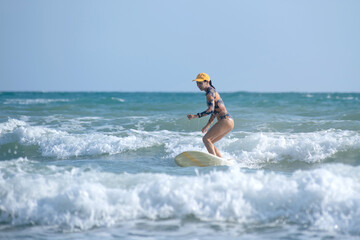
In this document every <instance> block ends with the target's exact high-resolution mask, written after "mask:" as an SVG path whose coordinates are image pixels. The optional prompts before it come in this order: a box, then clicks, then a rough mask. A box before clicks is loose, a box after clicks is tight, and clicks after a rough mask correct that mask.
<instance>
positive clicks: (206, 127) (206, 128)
mask: <svg viewBox="0 0 360 240" xmlns="http://www.w3.org/2000/svg"><path fill="white" fill-rule="evenodd" d="M208 129H209V125H206V126H205V127H203V129H202V130H201V132H202V133H206V132H207V130H208Z"/></svg>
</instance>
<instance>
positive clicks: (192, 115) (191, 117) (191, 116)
mask: <svg viewBox="0 0 360 240" xmlns="http://www.w3.org/2000/svg"><path fill="white" fill-rule="evenodd" d="M187 117H188V119H189V120H191V119H193V118H196V115H194V114H188V115H187Z"/></svg>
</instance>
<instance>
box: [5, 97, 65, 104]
mask: <svg viewBox="0 0 360 240" xmlns="http://www.w3.org/2000/svg"><path fill="white" fill-rule="evenodd" d="M69 101H70V100H69V99H46V98H38V99H6V100H5V102H4V104H19V105H32V104H48V103H54V102H69Z"/></svg>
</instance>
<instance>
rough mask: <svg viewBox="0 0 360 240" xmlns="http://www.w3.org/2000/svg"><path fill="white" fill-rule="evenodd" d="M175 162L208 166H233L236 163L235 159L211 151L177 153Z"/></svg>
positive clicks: (180, 164)
mask: <svg viewBox="0 0 360 240" xmlns="http://www.w3.org/2000/svg"><path fill="white" fill-rule="evenodd" d="M175 163H176V164H177V165H179V166H180V167H191V166H197V167H208V166H221V165H225V166H231V165H233V164H234V163H235V161H234V160H227V159H224V158H220V157H217V156H215V155H212V154H210V153H205V152H199V151H187V152H183V153H180V154H179V155H177V156H176V157H175Z"/></svg>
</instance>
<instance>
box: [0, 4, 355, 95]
mask: <svg viewBox="0 0 360 240" xmlns="http://www.w3.org/2000/svg"><path fill="white" fill-rule="evenodd" d="M200 72H205V73H207V74H209V75H210V77H211V79H212V81H213V85H214V86H215V87H216V89H217V90H218V91H219V92H235V91H250V92H289V91H291V92H360V1H359V0H231V1H230V0H221V1H218V0H148V1H146V0H127V1H125V0H52V1H50V0H32V1H29V0H0V91H131V92H132V91H152V92H164V91H167V92H187V91H189V92H193V91H198V89H197V87H196V84H195V83H194V82H192V81H191V80H192V79H195V77H196V75H197V74H198V73H200Z"/></svg>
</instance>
